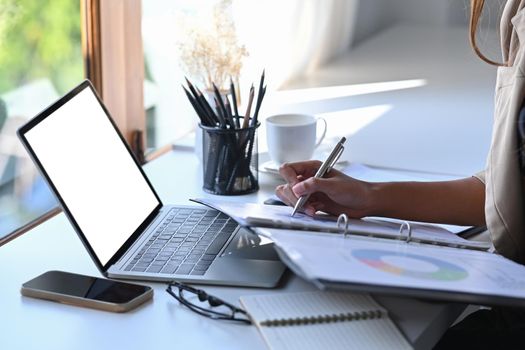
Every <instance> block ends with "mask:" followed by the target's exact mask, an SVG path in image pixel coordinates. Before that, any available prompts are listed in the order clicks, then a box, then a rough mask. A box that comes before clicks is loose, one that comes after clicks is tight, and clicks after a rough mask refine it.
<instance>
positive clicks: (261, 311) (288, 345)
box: [240, 291, 412, 350]
mask: <svg viewBox="0 0 525 350" xmlns="http://www.w3.org/2000/svg"><path fill="white" fill-rule="evenodd" d="M240 300H241V304H242V305H243V307H244V308H245V309H246V311H247V312H248V313H249V315H250V318H251V319H252V321H253V322H254V324H255V325H256V326H257V328H258V330H259V332H260V333H261V334H262V336H263V338H264V340H265V342H266V344H267V345H268V347H269V348H270V349H273V350H281V349H282V350H285V349H286V350H292V349H301V350H308V349H332V350H337V349H411V348H412V347H411V345H410V344H409V343H408V341H407V340H406V339H405V338H404V336H403V335H402V334H401V332H400V331H399V330H398V329H397V327H396V326H395V324H394V323H393V322H392V320H391V319H390V318H389V317H388V312H387V310H386V309H385V308H383V307H382V306H380V305H379V304H378V303H377V302H376V301H375V300H374V299H372V297H370V296H369V295H367V294H350V293H339V292H326V291H313V292H298V293H279V294H266V295H255V296H242V297H241V299H240Z"/></svg>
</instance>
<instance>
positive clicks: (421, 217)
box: [368, 177, 485, 226]
mask: <svg viewBox="0 0 525 350" xmlns="http://www.w3.org/2000/svg"><path fill="white" fill-rule="evenodd" d="M370 199H371V200H370V203H371V204H370V208H369V210H368V211H369V216H384V217H393V218H399V219H404V220H414V221H425V222H435V223H448V224H456V225H473V226H481V225H485V213H484V207H485V185H484V184H483V183H482V182H481V181H479V180H478V179H477V178H475V177H470V178H465V179H460V180H453V181H441V182H385V183H371V184H370Z"/></svg>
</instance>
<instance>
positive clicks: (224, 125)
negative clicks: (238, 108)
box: [213, 97, 226, 129]
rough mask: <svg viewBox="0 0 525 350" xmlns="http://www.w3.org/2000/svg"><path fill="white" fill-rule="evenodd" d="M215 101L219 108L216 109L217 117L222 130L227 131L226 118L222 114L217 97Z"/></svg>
mask: <svg viewBox="0 0 525 350" xmlns="http://www.w3.org/2000/svg"><path fill="white" fill-rule="evenodd" d="M213 100H214V101H215V106H217V107H216V109H217V116H218V117H219V124H220V125H221V128H223V129H226V116H225V115H224V114H223V113H222V109H221V108H220V107H219V101H218V100H217V97H214V98H213Z"/></svg>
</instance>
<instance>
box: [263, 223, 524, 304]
mask: <svg viewBox="0 0 525 350" xmlns="http://www.w3.org/2000/svg"><path fill="white" fill-rule="evenodd" d="M256 231H257V232H258V233H259V234H260V235H263V236H266V237H269V238H271V239H272V240H273V241H274V243H275V246H276V248H277V250H278V252H279V255H280V256H281V258H282V260H283V261H284V262H285V263H286V264H287V265H288V266H289V267H290V268H291V269H292V270H294V271H295V272H296V273H297V274H299V275H302V276H303V277H304V278H306V279H309V280H312V281H314V282H316V283H317V284H320V285H322V286H325V287H332V288H343V289H349V290H355V291H363V292H371V293H383V294H392V295H406V296H416V297H424V298H429V299H438V300H447V301H458V302H465V303H472V304H484V305H512V306H525V266H523V265H520V264H518V263H515V262H513V261H511V260H508V259H506V258H504V257H502V256H500V255H498V254H494V253H489V252H483V251H474V250H467V249H457V248H450V247H441V246H431V245H428V244H427V245H425V244H418V243H406V242H402V241H397V242H396V241H392V240H388V239H378V238H365V237H358V236H347V237H346V238H345V237H343V235H327V234H322V233H318V232H304V231H303V232H301V233H299V234H298V232H297V231H293V230H281V229H267V228H258V229H257V230H256Z"/></svg>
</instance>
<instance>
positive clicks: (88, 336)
mask: <svg viewBox="0 0 525 350" xmlns="http://www.w3.org/2000/svg"><path fill="white" fill-rule="evenodd" d="M146 172H147V173H148V175H149V177H150V179H151V181H152V183H153V185H154V186H155V188H156V189H157V191H158V192H159V195H160V197H161V198H162V200H163V201H165V202H170V203H178V204H185V203H187V198H190V197H196V196H206V194H205V193H204V192H203V191H202V190H201V187H200V186H201V178H202V177H201V173H200V169H199V167H198V162H197V159H196V157H195V156H194V154H193V152H192V151H188V150H186V151H185V150H175V151H174V152H171V153H169V154H167V155H165V156H163V157H161V158H159V159H158V160H156V161H154V162H152V163H151V164H149V165H147V166H146ZM260 175H261V176H260V183H261V190H260V191H259V192H258V193H256V194H253V195H247V196H240V197H230V198H231V199H235V200H241V201H261V200H263V199H265V198H267V197H268V195H269V194H270V193H272V192H273V188H274V186H275V184H276V183H277V182H278V180H277V179H274V178H272V177H270V176H269V175H265V174H260ZM51 269H57V270H65V271H71V272H76V273H83V274H90V275H95V276H97V275H99V273H98V271H97V269H96V267H95V264H94V263H93V262H92V261H91V259H90V258H89V256H88V254H87V252H86V251H85V250H84V248H83V246H82V244H81V242H80V240H79V239H78V237H77V235H76V234H75V232H74V231H73V229H72V228H71V226H70V225H69V223H68V222H67V220H66V218H65V216H64V215H63V214H60V215H58V216H56V217H54V218H52V219H50V220H48V221H47V222H45V223H44V224H42V225H40V226H38V227H37V228H35V229H33V230H32V231H30V232H28V233H27V234H25V235H23V236H22V237H20V238H18V239H16V240H14V241H12V242H10V243H9V244H7V245H6V246H3V247H1V248H0V277H1V278H2V285H1V288H0V310H1V312H0V334H1V336H0V349H54V350H59V349H79V350H80V349H86V350H87V349H90V350H91V349H114V348H119V349H171V348H177V349H182V348H189V349H217V348H224V349H247V348H250V349H265V345H264V343H263V340H262V339H261V337H260V336H259V334H258V333H257V330H256V328H255V327H249V326H243V325H236V324H231V323H227V322H219V321H213V320H209V319H207V318H204V317H202V316H199V315H196V314H194V313H193V312H191V311H190V310H188V309H186V308H185V307H183V306H181V305H179V304H178V302H177V301H175V300H174V299H173V298H172V297H171V296H169V295H168V294H167V293H166V292H165V291H164V288H165V285H164V284H160V283H159V284H154V283H148V284H149V285H151V286H153V288H154V289H155V295H154V299H153V302H150V303H147V304H145V305H143V306H141V307H139V308H138V309H136V310H133V311H131V312H129V313H127V314H114V313H110V312H102V311H95V310H89V309H83V308H79V307H74V306H68V305H61V304H57V303H52V302H48V301H43V300H37V299H32V298H27V297H22V296H21V295H20V292H19V290H20V286H21V284H22V283H23V282H25V281H27V280H29V279H31V278H33V277H35V276H36V275H38V274H40V273H42V272H44V271H47V270H51ZM313 288H314V287H313V286H312V285H310V284H308V283H306V282H304V281H302V280H300V279H299V278H297V277H295V276H293V275H292V274H291V273H290V272H288V273H287V274H286V275H285V277H284V278H283V280H282V281H281V284H280V286H279V288H278V289H273V290H264V289H250V288H229V287H205V289H206V290H207V291H209V292H210V293H213V294H216V295H217V296H219V297H222V298H224V299H226V300H228V301H230V302H233V303H237V302H238V298H239V296H241V295H245V294H256V293H275V292H280V291H299V290H309V289H313ZM378 300H379V301H380V302H381V303H382V304H383V305H384V306H386V307H387V308H388V309H389V310H390V312H391V316H392V318H393V319H394V320H395V322H396V323H397V324H398V325H399V326H400V328H401V329H402V331H403V332H404V333H405V335H406V336H407V337H408V339H409V340H410V341H411V342H412V343H413V344H414V345H415V346H416V347H417V348H423V349H424V348H429V347H431V346H432V345H433V344H434V343H435V342H436V341H437V339H439V337H440V336H441V334H442V333H443V332H444V331H445V329H446V328H447V327H448V326H449V324H450V323H451V322H452V321H453V320H454V319H455V318H456V317H457V316H458V315H459V313H460V312H461V311H462V310H463V306H461V305H444V304H440V303H427V302H423V301H418V300H408V299H401V298H399V299H398V298H393V297H380V298H378Z"/></svg>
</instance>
